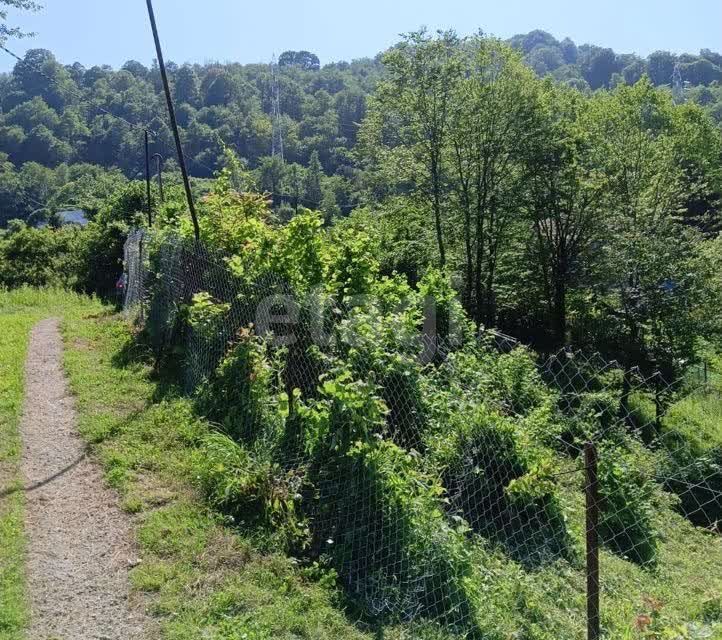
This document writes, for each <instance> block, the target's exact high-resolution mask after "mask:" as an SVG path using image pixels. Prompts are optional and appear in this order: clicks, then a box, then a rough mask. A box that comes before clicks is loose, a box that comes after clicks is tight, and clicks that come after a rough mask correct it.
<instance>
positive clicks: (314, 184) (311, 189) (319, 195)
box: [303, 151, 323, 210]
mask: <svg viewBox="0 0 722 640" xmlns="http://www.w3.org/2000/svg"><path fill="white" fill-rule="evenodd" d="M321 176H323V168H322V167H321V161H320V160H319V158H318V151H314V152H313V153H312V154H311V161H310V162H309V163H308V169H307V170H306V180H305V181H304V195H303V197H304V200H305V204H306V206H307V207H308V208H309V209H314V210H317V209H319V207H320V206H321V201H322V200H323V190H322V188H321Z"/></svg>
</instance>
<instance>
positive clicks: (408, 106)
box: [366, 30, 462, 267]
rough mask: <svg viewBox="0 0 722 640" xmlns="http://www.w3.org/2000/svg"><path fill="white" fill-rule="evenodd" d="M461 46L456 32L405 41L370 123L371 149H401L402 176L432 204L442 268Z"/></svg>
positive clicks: (387, 61)
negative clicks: (451, 123)
mask: <svg viewBox="0 0 722 640" xmlns="http://www.w3.org/2000/svg"><path fill="white" fill-rule="evenodd" d="M459 45H460V40H459V38H458V37H457V35H456V34H455V33H454V32H453V31H447V32H443V33H437V34H436V35H434V36H432V35H430V34H429V33H428V32H426V31H424V30H422V31H417V32H414V33H410V34H407V35H406V36H404V39H403V41H402V42H401V43H400V44H399V45H397V46H396V47H394V48H393V49H391V50H390V51H389V52H388V53H387V54H386V55H385V56H384V65H385V66H386V70H387V79H386V80H385V82H383V83H382V84H381V85H380V86H379V89H378V91H377V93H376V95H375V98H374V101H373V103H372V109H373V111H374V116H373V117H372V118H371V119H370V120H369V121H368V124H369V127H368V130H367V134H368V136H367V140H366V142H367V145H368V144H371V145H384V143H388V145H387V146H391V147H395V146H396V147H399V150H400V151H401V153H400V154H398V155H400V156H402V157H399V158H398V160H400V161H401V162H404V161H405V164H406V166H405V167H401V168H400V170H401V173H402V174H404V173H405V174H406V176H407V177H408V179H409V180H410V181H411V182H412V188H414V189H415V190H416V191H417V195H418V196H421V197H422V198H428V200H429V201H430V203H431V210H432V215H433V224H434V229H435V232H436V244H437V249H438V254H439V263H440V265H441V266H442V267H443V266H445V265H446V261H447V250H446V242H445V238H444V226H445V225H444V219H443V218H444V212H443V200H444V197H445V194H446V173H445V170H444V153H445V149H446V148H447V146H448V143H449V120H450V115H451V114H450V111H451V101H452V96H453V94H454V91H455V89H456V86H457V84H458V82H459V80H460V79H461V75H462V73H461V71H462V66H461V61H460V59H459V55H458V53H459ZM390 129H393V130H394V131H393V132H392V131H390ZM394 155H395V154H393V153H392V154H391V155H390V156H387V158H389V157H393V156H394ZM403 156H406V158H405V160H404V158H403ZM377 158H378V156H377ZM386 166H387V168H388V164H387V165H386Z"/></svg>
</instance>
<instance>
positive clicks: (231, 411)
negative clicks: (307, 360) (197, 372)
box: [198, 329, 282, 447]
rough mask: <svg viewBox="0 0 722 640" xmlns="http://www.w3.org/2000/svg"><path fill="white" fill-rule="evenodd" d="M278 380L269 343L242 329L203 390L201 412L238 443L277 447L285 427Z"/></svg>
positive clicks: (200, 392) (199, 396)
mask: <svg viewBox="0 0 722 640" xmlns="http://www.w3.org/2000/svg"><path fill="white" fill-rule="evenodd" d="M276 379H277V372H276V371H275V370H274V368H273V366H272V365H271V363H270V361H269V359H268V357H267V349H266V346H265V344H264V343H263V342H262V341H261V340H260V339H259V338H256V337H255V336H253V335H252V334H251V332H250V330H248V329H242V330H240V331H239V333H238V335H237V337H236V339H235V342H234V344H233V345H232V346H231V347H230V349H229V351H228V354H227V355H226V357H225V358H224V359H223V361H222V362H221V364H220V365H219V366H218V368H217V370H216V372H215V374H214V375H213V376H212V377H211V379H210V380H209V382H208V383H207V384H206V385H204V386H203V387H202V388H201V389H200V391H199V394H198V408H199V411H200V412H201V413H202V414H203V415H205V416H206V417H207V418H209V419H210V420H212V421H214V422H217V423H219V424H220V425H221V426H222V428H223V430H224V431H225V433H227V434H228V435H229V436H231V437H232V438H233V439H234V440H236V441H237V442H245V443H247V444H249V445H252V444H257V445H258V447H273V446H274V443H275V442H276V441H277V439H278V437H279V435H280V432H281V428H282V424H281V416H280V414H279V412H278V393H277V389H274V383H275V381H276Z"/></svg>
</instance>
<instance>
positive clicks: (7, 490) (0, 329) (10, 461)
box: [0, 289, 99, 640]
mask: <svg viewBox="0 0 722 640" xmlns="http://www.w3.org/2000/svg"><path fill="white" fill-rule="evenodd" d="M91 309H96V310H97V309H99V306H98V305H96V304H95V303H93V302H91V301H89V300H87V299H85V298H81V297H79V296H75V295H72V294H69V293H64V292H59V291H44V292H40V291H35V290H30V289H21V290H17V291H13V292H4V291H0V639H2V640H16V639H19V638H21V637H23V628H24V626H25V623H26V621H27V607H26V603H25V598H24V570H23V553H24V548H25V544H24V539H23V503H24V499H23V492H22V483H21V479H20V477H19V470H18V463H19V459H20V450H21V447H20V444H21V443H20V434H19V432H18V423H19V421H20V416H21V413H22V405H23V381H24V364H25V355H26V352H27V348H28V342H29V337H30V330H31V329H32V327H33V325H34V324H35V323H36V322H38V320H40V319H42V318H44V317H48V316H51V315H58V316H62V317H67V318H77V317H79V315H81V314H84V313H86V312H88V311H89V310H91Z"/></svg>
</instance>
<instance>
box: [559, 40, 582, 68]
mask: <svg viewBox="0 0 722 640" xmlns="http://www.w3.org/2000/svg"><path fill="white" fill-rule="evenodd" d="M559 50H560V51H561V52H562V56H564V62H566V63H567V64H576V62H577V56H578V55H579V51H578V49H577V45H576V44H574V40H572V39H571V38H564V40H562V41H561V42H560V43H559Z"/></svg>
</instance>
